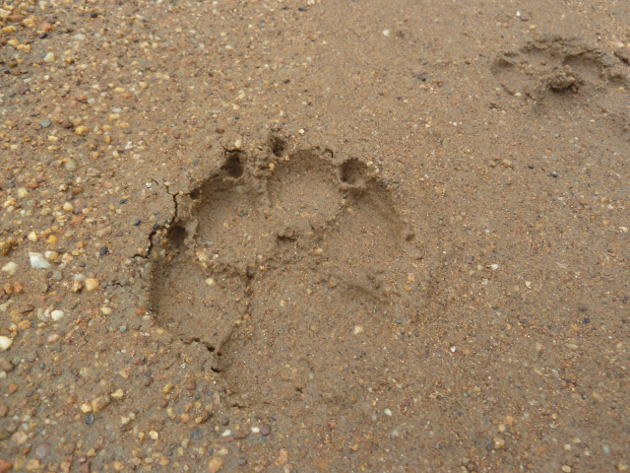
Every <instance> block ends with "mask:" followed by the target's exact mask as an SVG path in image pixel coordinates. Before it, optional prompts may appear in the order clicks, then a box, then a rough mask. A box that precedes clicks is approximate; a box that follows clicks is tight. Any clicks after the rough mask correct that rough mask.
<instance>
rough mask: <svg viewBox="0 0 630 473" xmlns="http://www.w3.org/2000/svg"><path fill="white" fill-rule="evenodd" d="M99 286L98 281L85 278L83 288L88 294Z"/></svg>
mask: <svg viewBox="0 0 630 473" xmlns="http://www.w3.org/2000/svg"><path fill="white" fill-rule="evenodd" d="M100 284H101V282H100V281H99V280H98V279H94V278H87V279H86V280H85V288H86V289H87V290H88V292H92V291H94V290H96V289H98V287H99V285H100Z"/></svg>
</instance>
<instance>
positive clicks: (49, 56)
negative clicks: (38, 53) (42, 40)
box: [44, 53, 55, 62]
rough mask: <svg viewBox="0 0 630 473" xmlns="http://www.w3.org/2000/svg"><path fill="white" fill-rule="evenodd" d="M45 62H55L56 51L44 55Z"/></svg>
mask: <svg viewBox="0 0 630 473" xmlns="http://www.w3.org/2000/svg"><path fill="white" fill-rule="evenodd" d="M44 62H55V54H54V53H48V54H46V56H44Z"/></svg>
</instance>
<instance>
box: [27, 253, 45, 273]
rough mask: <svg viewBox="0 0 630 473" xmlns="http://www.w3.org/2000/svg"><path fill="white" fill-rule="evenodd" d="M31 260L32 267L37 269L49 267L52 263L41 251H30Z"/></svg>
mask: <svg viewBox="0 0 630 473" xmlns="http://www.w3.org/2000/svg"><path fill="white" fill-rule="evenodd" d="M28 256H29V258H30V261H31V268H35V269H48V268H50V263H49V262H48V261H46V259H45V258H44V255H42V254H41V253H29V254H28Z"/></svg>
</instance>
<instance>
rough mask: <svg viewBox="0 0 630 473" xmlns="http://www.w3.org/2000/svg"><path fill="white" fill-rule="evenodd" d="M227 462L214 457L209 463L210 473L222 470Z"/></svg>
mask: <svg viewBox="0 0 630 473" xmlns="http://www.w3.org/2000/svg"><path fill="white" fill-rule="evenodd" d="M224 463H225V461H224V460H223V458H221V457H212V458H210V461H209V462H208V471H209V472H210V473H217V472H218V471H219V470H221V468H223V464H224Z"/></svg>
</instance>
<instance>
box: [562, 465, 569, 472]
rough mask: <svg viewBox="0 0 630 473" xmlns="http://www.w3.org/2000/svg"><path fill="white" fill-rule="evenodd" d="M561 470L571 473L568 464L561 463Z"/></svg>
mask: <svg viewBox="0 0 630 473" xmlns="http://www.w3.org/2000/svg"><path fill="white" fill-rule="evenodd" d="M562 471H564V473H571V467H570V466H569V465H563V466H562Z"/></svg>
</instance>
